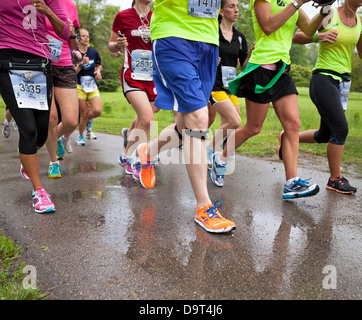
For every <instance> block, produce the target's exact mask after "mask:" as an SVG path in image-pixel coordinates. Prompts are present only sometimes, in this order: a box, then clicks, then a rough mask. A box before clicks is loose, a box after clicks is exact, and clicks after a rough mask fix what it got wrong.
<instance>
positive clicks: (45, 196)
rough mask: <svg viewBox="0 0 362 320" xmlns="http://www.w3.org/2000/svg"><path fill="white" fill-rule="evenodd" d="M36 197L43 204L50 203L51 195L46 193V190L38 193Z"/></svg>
mask: <svg viewBox="0 0 362 320" xmlns="http://www.w3.org/2000/svg"><path fill="white" fill-rule="evenodd" d="M35 196H37V198H38V199H39V202H40V203H41V204H45V203H49V202H51V201H50V195H49V193H48V192H46V191H45V190H44V189H42V190H39V191H37V192H36V194H35Z"/></svg>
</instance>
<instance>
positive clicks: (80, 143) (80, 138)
mask: <svg viewBox="0 0 362 320" xmlns="http://www.w3.org/2000/svg"><path fill="white" fill-rule="evenodd" d="M75 142H76V143H77V145H78V146H85V145H86V143H85V140H84V137H83V136H78V137H77V140H75Z"/></svg>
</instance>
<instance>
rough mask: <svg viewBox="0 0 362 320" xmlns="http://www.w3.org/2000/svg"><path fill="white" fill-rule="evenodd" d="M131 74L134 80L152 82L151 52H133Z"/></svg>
mask: <svg viewBox="0 0 362 320" xmlns="http://www.w3.org/2000/svg"><path fill="white" fill-rule="evenodd" d="M131 57H132V62H131V63H132V64H131V65H132V71H133V72H132V74H131V77H132V79H134V80H143V81H152V80H153V77H152V72H153V70H152V66H153V62H152V51H151V50H140V49H137V50H133V51H132V54H131Z"/></svg>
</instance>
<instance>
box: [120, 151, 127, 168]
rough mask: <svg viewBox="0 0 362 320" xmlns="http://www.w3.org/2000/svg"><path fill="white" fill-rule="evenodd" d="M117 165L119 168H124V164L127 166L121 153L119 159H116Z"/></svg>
mask: <svg viewBox="0 0 362 320" xmlns="http://www.w3.org/2000/svg"><path fill="white" fill-rule="evenodd" d="M118 164H119V165H120V166H121V167H125V166H126V164H127V156H126V155H125V154H124V153H122V154H121V155H120V156H119V158H118Z"/></svg>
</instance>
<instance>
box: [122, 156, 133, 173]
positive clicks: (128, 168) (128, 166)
mask: <svg viewBox="0 0 362 320" xmlns="http://www.w3.org/2000/svg"><path fill="white" fill-rule="evenodd" d="M132 164H133V159H132V158H131V157H127V163H126V165H125V169H124V172H125V174H128V175H133V166H132Z"/></svg>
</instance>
